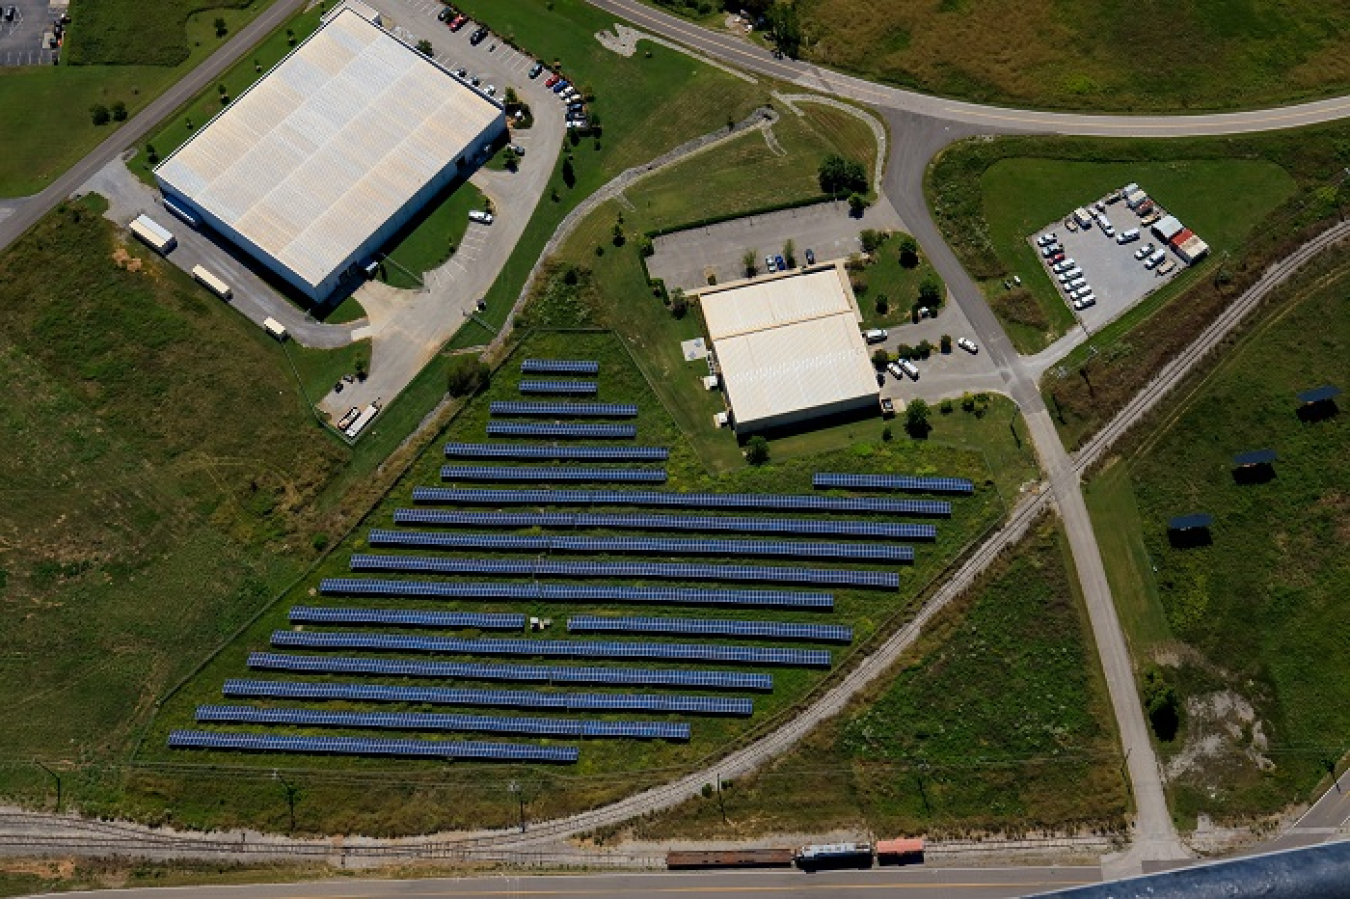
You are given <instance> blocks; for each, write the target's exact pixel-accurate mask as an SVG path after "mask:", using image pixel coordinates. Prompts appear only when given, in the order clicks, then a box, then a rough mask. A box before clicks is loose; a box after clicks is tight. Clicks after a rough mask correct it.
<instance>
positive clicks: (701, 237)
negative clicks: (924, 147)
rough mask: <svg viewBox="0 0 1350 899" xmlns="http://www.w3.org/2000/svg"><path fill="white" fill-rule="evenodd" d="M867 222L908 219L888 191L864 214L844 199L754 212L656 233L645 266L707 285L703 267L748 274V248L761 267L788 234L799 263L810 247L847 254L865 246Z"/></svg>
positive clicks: (667, 277) (656, 274)
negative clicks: (861, 240) (855, 211)
mask: <svg viewBox="0 0 1350 899" xmlns="http://www.w3.org/2000/svg"><path fill="white" fill-rule="evenodd" d="M867 228H874V229H876V230H878V231H881V230H893V231H894V230H904V223H903V222H902V221H900V217H899V216H898V215H897V214H896V212H895V207H894V206H893V205H891V203H890V201H888V200H886V199H885V198H884V197H883V198H882V199H880V200H879V201H878V202H876V203H874V204H872V206H871V207H869V208H868V209H867V211H866V212H865V213H864V214H863V217H862V218H854V217H852V216H851V215H849V211H848V204H847V203H844V202H837V203H821V204H819V205H817V206H803V207H801V208H800V209H784V210H782V211H780V212H769V213H765V214H764V215H751V216H746V217H744V218H738V219H733V220H731V221H729V222H721V223H720V224H716V225H709V226H707V227H705V228H692V229H689V230H687V231H677V232H675V233H674V234H666V235H664V236H662V237H658V238H656V240H654V241H653V242H652V243H653V247H654V249H655V250H656V252H655V253H654V254H653V255H652V257H651V258H650V259H648V260H647V270H648V271H649V272H651V275H652V277H653V278H661V279H663V280H664V281H665V282H666V287H668V288H675V287H679V288H681V289H683V290H685V291H691V290H697V289H699V288H702V287H707V286H708V280H707V276H706V274H705V272H706V271H707V270H709V269H711V270H712V271H713V272H714V273H715V274H716V276H717V282H718V283H719V284H724V283H726V282H727V281H735V280H737V279H739V278H743V277H745V266H744V264H743V263H742V261H741V259H742V257H743V256H744V255H745V251H746V250H754V251H755V258H756V259H757V260H759V262H758V265H759V268H760V271H763V270H764V257H765V256H767V255H769V254H770V253H773V254H775V255H776V254H779V253H782V252H783V245H784V244H786V243H787V242H788V241H789V240H791V241H792V242H793V243H794V244H795V245H796V247H797V260H798V263H803V262H805V261H806V260H805V258H804V257H803V255H802V254H803V253H804V252H805V251H806V250H807V249H808V248H810V249H811V250H814V251H815V254H816V262H818V263H819V262H829V261H831V260H834V259H843V258H845V257H847V256H849V255H850V254H852V253H857V252H859V251H860V250H861V247H860V246H859V245H858V234H859V232H861V231H863V230H865V229H867Z"/></svg>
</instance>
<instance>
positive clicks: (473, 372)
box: [446, 356, 492, 397]
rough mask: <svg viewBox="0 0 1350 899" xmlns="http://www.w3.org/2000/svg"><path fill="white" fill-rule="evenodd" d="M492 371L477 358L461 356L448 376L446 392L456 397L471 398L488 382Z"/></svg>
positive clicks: (452, 366) (452, 364) (451, 364)
mask: <svg viewBox="0 0 1350 899" xmlns="http://www.w3.org/2000/svg"><path fill="white" fill-rule="evenodd" d="M491 374H492V370H491V369H489V368H488V366H487V363H486V362H483V361H482V360H481V359H479V358H477V357H476V356H459V357H457V358H456V359H455V360H454V361H453V362H451V363H450V368H449V371H448V372H447V374H446V392H447V393H449V394H450V395H451V396H454V397H461V396H471V395H473V394H475V393H477V392H478V391H479V390H480V389H482V387H483V385H484V384H486V383H487V382H488V378H489V377H490V376H491Z"/></svg>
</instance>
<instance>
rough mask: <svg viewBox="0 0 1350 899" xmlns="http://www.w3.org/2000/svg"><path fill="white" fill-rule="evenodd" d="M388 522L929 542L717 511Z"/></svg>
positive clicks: (425, 514) (887, 530) (411, 513)
mask: <svg viewBox="0 0 1350 899" xmlns="http://www.w3.org/2000/svg"><path fill="white" fill-rule="evenodd" d="M394 524H407V525H414V524H424V525H439V526H442V527H493V528H497V527H504V528H612V529H630V530H646V531H724V532H741V533H747V534H800V535H809V536H831V537H887V538H896V539H901V540H905V539H908V540H933V539H936V538H937V527H936V526H935V525H931V524H908V523H906V524H891V523H889V522H880V521H847V520H844V521H841V520H838V519H833V520H831V519H811V518H738V517H731V516H720V515H641V514H638V515H629V514H621V513H613V514H607V515H606V514H593V513H589V512H452V511H445V510H441V509H395V510H394Z"/></svg>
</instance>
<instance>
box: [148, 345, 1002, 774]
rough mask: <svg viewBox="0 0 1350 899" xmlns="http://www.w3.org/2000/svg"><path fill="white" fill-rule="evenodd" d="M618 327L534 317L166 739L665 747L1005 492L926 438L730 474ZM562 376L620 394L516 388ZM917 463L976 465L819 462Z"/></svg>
mask: <svg viewBox="0 0 1350 899" xmlns="http://www.w3.org/2000/svg"><path fill="white" fill-rule="evenodd" d="M613 340H614V338H612V337H610V336H609V335H604V334H600V335H594V334H582V335H578V334H568V335H566V337H565V338H558V339H551V338H550V337H549V336H547V335H546V336H543V337H539V336H536V337H533V338H531V344H529V345H527V347H526V350H525V351H524V352H521V353H520V357H521V358H522V359H523V360H526V361H518V362H510V361H508V362H507V363H506V364H505V365H504V366H503V367H502V368H501V369H500V370H499V371H498V372H496V373H495V375H494V377H493V379H492V381H491V383H490V385H489V387H488V388H487V390H486V391H485V392H484V394H483V395H482V396H481V397H479V398H477V399H476V400H474V401H473V402H472V403H471V404H470V405H469V406H468V407H467V408H466V409H465V410H464V411H463V412H461V413H460V415H459V416H458V417H457V418H456V419H455V420H454V421H453V422H452V424H451V425H450V426H449V428H448V430H447V431H446V433H445V434H444V436H443V438H442V439H441V440H439V441H437V442H436V443H435V444H434V445H433V446H431V447H430V448H429V449H428V450H427V451H426V452H425V453H424V454H423V456H422V458H420V459H419V461H418V462H417V463H415V464H414V465H413V467H412V468H411V469H410V471H409V473H408V474H407V475H406V476H405V477H404V478H403V479H402V480H401V481H400V482H399V483H398V485H397V486H396V487H395V488H394V489H393V491H392V492H391V493H390V494H389V496H388V497H387V499H386V500H385V501H384V502H383V503H382V504H381V505H379V506H378V507H377V508H376V509H375V510H374V511H373V512H372V513H371V514H370V515H369V516H368V517H367V518H366V520H365V521H364V523H363V524H362V525H361V526H360V527H359V528H358V530H357V531H356V532H355V533H353V534H352V535H351V536H350V537H349V538H347V539H346V540H345V541H344V542H343V544H342V546H341V547H340V548H339V549H338V551H337V552H335V553H333V554H332V555H331V556H330V557H329V558H328V559H327V560H326V561H325V562H324V563H322V564H321V565H320V566H319V568H318V570H317V571H316V572H315V573H314V574H313V575H312V576H310V577H308V578H307V579H305V580H304V581H303V582H302V583H301V584H300V585H299V586H298V587H297V588H295V590H293V591H292V592H291V593H290V594H288V595H287V596H286V597H284V598H283V599H282V601H281V602H280V603H279V604H278V606H277V608H276V611H275V612H274V613H269V614H268V615H265V616H264V617H263V618H262V619H260V620H259V622H258V623H257V624H256V625H255V626H253V627H251V628H250V629H248V630H247V631H245V632H244V634H243V635H242V636H241V637H240V638H239V639H238V640H237V641H236V642H235V643H233V644H231V646H230V647H229V648H228V650H227V651H225V652H223V653H222V654H221V656H220V657H219V659H217V660H216V661H215V662H213V663H212V664H211V665H209V666H208V667H207V668H206V669H205V671H204V673H203V674H202V675H201V676H199V677H198V678H196V679H195V680H194V681H193V682H192V683H191V684H190V686H189V688H187V689H185V690H183V691H182V694H181V695H180V696H177V697H174V699H173V701H172V702H170V703H169V704H168V705H166V710H165V712H163V713H161V715H160V717H159V718H158V719H157V720H156V728H157V730H156V731H155V732H154V733H153V734H152V736H151V738H149V739H147V741H146V744H145V745H146V746H147V747H148V748H147V750H146V752H147V753H149V754H152V755H154V757H157V758H163V759H167V760H169V761H182V760H183V757H184V756H185V755H186V754H189V753H191V754H200V755H201V756H202V758H203V759H204V760H209V761H211V762H212V763H221V764H256V765H259V766H263V765H269V764H270V765H276V764H288V765H290V766H297V765H298V766H312V765H322V766H333V765H355V766H358V767H361V768H364V767H368V766H369V765H382V766H385V767H388V766H390V765H398V766H403V767H407V766H412V767H414V768H416V767H417V766H424V765H430V764H435V760H437V759H439V760H441V761H442V762H443V761H444V760H446V759H453V760H455V770H461V769H462V770H464V771H467V770H469V769H470V768H472V767H480V768H481V767H483V766H494V765H495V766H499V767H500V766H502V765H506V766H520V765H545V764H546V765H551V766H553V767H554V768H558V767H560V766H561V767H562V768H566V769H567V770H568V771H573V772H576V773H575V774H573V775H569V776H583V777H586V776H592V775H597V776H598V775H600V774H602V773H603V774H606V775H612V774H615V773H617V772H622V771H633V772H641V771H649V772H655V771H670V770H673V767H672V766H674V767H676V768H677V767H678V766H680V765H682V764H686V763H692V762H694V761H696V760H698V759H700V758H705V757H707V755H708V754H709V753H713V752H716V751H717V749H718V747H721V746H724V745H726V743H727V742H728V741H730V740H732V739H734V738H736V737H737V736H738V735H740V734H743V733H744V732H745V731H746V729H747V728H755V727H767V726H771V725H772V723H773V721H774V720H775V719H776V717H777V716H779V715H782V714H784V713H786V712H788V711H789V710H790V708H791V706H792V704H793V703H794V702H796V701H798V700H799V699H800V698H801V696H802V695H804V693H805V692H806V691H807V690H809V689H811V688H812V687H813V686H815V685H817V684H819V683H820V682H821V680H822V678H824V677H827V676H828V675H829V672H831V671H833V670H835V669H836V668H837V667H838V666H839V665H840V664H841V663H843V662H844V661H845V660H846V659H848V657H849V656H850V655H851V654H852V653H853V652H855V651H857V650H858V648H859V647H860V646H861V645H863V644H864V643H865V642H866V641H868V640H870V639H873V638H875V637H879V636H880V635H881V634H882V633H885V632H887V628H890V627H893V626H895V625H896V624H898V623H899V622H900V621H902V620H903V618H904V617H905V614H906V611H907V610H908V609H909V608H912V605H911V604H912V602H913V600H914V597H915V595H916V593H917V591H918V589H919V588H921V587H922V586H923V585H924V584H925V583H926V582H927V581H928V580H930V579H931V578H933V577H934V576H935V575H936V574H937V573H938V572H940V571H941V569H942V568H943V566H945V565H946V564H947V563H948V562H949V561H950V560H951V559H952V558H954V557H955V555H956V554H957V553H958V552H959V551H960V549H961V548H962V547H963V546H964V545H965V544H966V543H968V542H969V540H970V539H972V538H973V536H974V535H975V534H977V533H978V532H979V530H982V529H983V528H986V527H989V526H990V525H992V524H993V523H994V522H995V521H997V519H998V517H999V516H1000V515H1001V513H1002V501H1001V500H1000V499H999V497H998V495H997V492H996V491H992V490H989V489H985V488H984V487H983V486H981V485H983V484H985V483H987V479H988V476H989V473H988V469H987V466H986V465H985V463H984V461H983V458H982V457H980V456H979V455H978V454H975V453H967V452H958V451H954V450H950V449H936V450H935V449H931V448H930V447H928V446H922V445H915V446H913V447H911V446H908V445H890V446H887V447H886V452H887V453H888V454H894V455H885V456H882V457H880V458H876V459H870V460H869V459H859V458H856V457H854V456H853V455H852V454H847V453H846V454H843V455H841V456H840V457H839V458H833V459H827V460H823V461H822V460H814V459H813V460H810V461H809V463H803V464H802V465H795V466H791V467H790V468H786V469H780V470H778V471H772V470H755V469H749V468H747V469H746V470H745V471H743V472H733V473H732V474H730V475H727V476H723V477H712V476H710V475H709V474H708V473H707V472H706V470H704V469H703V467H702V465H701V464H700V462H699V460H698V458H697V457H696V456H695V454H694V451H693V449H692V448H691V445H690V444H689V442H688V441H687V440H686V439H685V438H684V437H683V435H682V434H681V433H680V432H679V430H678V429H677V428H676V427H675V426H674V423H673V422H672V421H671V419H670V417H669V416H668V414H667V413H666V412H665V410H664V409H663V408H661V406H660V405H659V404H658V403H657V402H656V400H655V399H654V398H653V397H652V395H651V394H650V392H649V389H648V388H647V386H646V383H645V381H644V380H643V379H642V377H641V375H640V373H638V372H636V370H635V369H633V367H632V366H631V363H628V362H627V361H626V357H625V356H623V355H621V354H618V353H615V352H614V350H613V346H612V345H611V344H610V342H611V341H613ZM539 342H546V343H548V344H549V349H552V350H553V351H554V352H551V353H546V352H544V351H542V350H541V348H540V347H539V346H537V345H535V344H537V343H539ZM574 344H580V345H582V348H583V349H584V348H586V347H587V346H589V347H592V348H595V351H594V352H590V353H586V354H585V355H584V356H580V357H573V356H571V355H568V354H566V353H567V352H569V351H573V345H574ZM559 348H565V352H563V353H559V352H557V349H559ZM574 363H575V364H574ZM541 376H547V377H549V378H550V379H551V378H552V377H554V376H557V377H560V378H568V379H570V378H573V377H576V376H585V377H587V378H589V379H590V380H591V381H593V382H594V384H595V385H596V388H597V397H598V398H600V399H603V400H605V402H604V403H583V402H579V401H575V400H572V399H560V400H558V401H557V402H556V403H554V402H552V401H550V402H548V403H544V402H538V401H535V400H530V401H527V402H526V401H522V400H520V395H521V393H522V389H523V388H522V385H524V384H525V383H526V382H537V381H541V380H543V378H542V377H541ZM611 401H612V402H611ZM555 406H556V407H560V408H558V409H554V410H553V411H541V410H543V409H545V408H548V407H555ZM591 407H595V408H591ZM522 415H523V416H525V417H523V418H522V417H520V416H522ZM616 415H622V416H624V417H625V418H627V420H626V421H625V422H623V423H622V424H616V423H613V421H612V416H616ZM555 416H556V418H555ZM607 418H609V419H610V420H609V421H606V419H607ZM557 419H565V420H561V421H560V420H557ZM503 426H511V427H507V428H506V430H503ZM516 426H519V427H518V428H517V427H516ZM616 427H617V428H622V429H623V430H622V432H616V431H613V430H610V429H612V428H616ZM559 428H561V429H564V430H555V429H559ZM589 429H597V430H589ZM508 432H509V433H508ZM499 438H506V439H499ZM616 440H617V441H627V442H626V443H616V442H615V441H616ZM447 457H448V458H450V459H452V460H466V461H467V463H468V464H459V463H458V462H456V464H453V465H449V466H442V465H441V464H439V463H440V462H442V461H444V460H445V459H446V458H447ZM935 460H936V461H935ZM824 462H829V463H830V464H828V465H826V464H824ZM480 463H483V464H480ZM937 464H945V465H949V466H952V467H950V468H947V467H943V468H935V465H937ZM906 465H909V466H912V468H906V467H904V466H906ZM909 470H912V471H915V474H914V475H913V476H914V477H917V478H951V479H954V480H953V481H952V483H953V484H960V483H965V484H970V485H972V490H971V491H970V492H969V493H966V492H963V491H962V490H960V489H959V488H957V489H955V491H954V492H952V493H950V494H948V495H943V496H941V497H934V498H926V497H925V498H912V497H908V496H894V495H891V496H887V495H878V492H877V488H876V487H871V489H865V488H859V489H857V490H854V489H851V488H849V487H841V486H831V487H830V489H829V491H828V493H825V492H823V491H822V490H820V489H818V488H817V487H816V486H814V485H813V475H814V474H816V473H817V472H819V471H850V472H853V471H856V472H858V474H864V475H865V474H885V475H888V476H889V475H892V474H893V473H894V472H897V471H909ZM512 473H516V474H512ZM654 475H659V477H660V478H661V479H662V482H661V483H657V484H655V485H653V484H650V483H643V481H644V480H645V479H647V478H649V477H652V476H654ZM442 476H444V477H446V478H447V479H450V480H461V479H464V480H474V479H478V478H479V477H482V478H483V479H488V480H498V479H500V480H529V481H533V482H534V483H532V484H530V485H528V486H525V485H520V486H515V485H505V486H503V487H502V488H497V487H493V486H489V487H477V486H472V487H463V488H461V487H456V486H441V485H440V484H439V482H440V481H441V479H442ZM574 480H598V481H609V482H610V483H609V484H606V485H601V487H602V489H598V490H597V489H594V488H592V487H589V486H585V485H583V486H581V488H580V489H575V488H574V487H573V485H572V484H568V483H563V482H566V481H574ZM554 481H557V482H559V484H558V487H555V486H554V485H553V482H554ZM625 482H629V483H625ZM921 483H923V484H925V485H926V486H925V488H924V489H925V490H928V492H933V491H932V490H931V489H930V488H931V484H932V483H933V482H929V481H922V482H921ZM559 488H561V489H559ZM898 489H902V490H903V489H905V488H903V487H901V488H898ZM889 622H894V624H889ZM152 744H153V745H152ZM544 750H548V751H547V752H544ZM343 760H345V761H343ZM419 760H422V761H419ZM427 760H430V761H427ZM540 776H547V775H540ZM665 776H666V775H664V774H655V773H648V774H642V775H640V776H639V775H637V774H634V776H632V777H624V778H620V780H621V781H622V782H621V783H619V782H616V783H614V784H613V785H612V786H611V787H607V789H612V790H616V791H618V792H617V793H615V794H614V795H616V796H617V795H621V794H622V793H623V792H626V791H628V790H631V789H633V788H635V787H636V786H637V785H638V784H639V782H641V783H650V782H652V781H651V778H653V777H656V778H658V779H661V778H664V777H665ZM476 788H477V787H476V786H472V785H470V786H469V789H476Z"/></svg>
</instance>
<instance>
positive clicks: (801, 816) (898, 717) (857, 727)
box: [632, 520, 1128, 839]
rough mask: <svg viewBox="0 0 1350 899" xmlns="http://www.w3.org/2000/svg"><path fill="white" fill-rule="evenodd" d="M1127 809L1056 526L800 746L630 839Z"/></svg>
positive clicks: (1032, 822) (950, 829)
mask: <svg viewBox="0 0 1350 899" xmlns="http://www.w3.org/2000/svg"><path fill="white" fill-rule="evenodd" d="M1127 808H1128V800H1127V796H1126V790H1125V784H1124V782H1123V779H1122V765H1121V757H1120V751H1119V744H1118V742H1117V739H1116V737H1115V729H1114V722H1113V721H1112V718H1111V709H1110V703H1109V700H1108V698H1107V695H1106V684H1105V682H1104V680H1103V678H1102V674H1101V669H1100V667H1099V666H1098V663H1097V657H1096V653H1095V650H1094V647H1093V643H1092V639H1091V630H1090V626H1089V624H1088V621H1087V614H1086V610H1085V609H1084V608H1083V605H1082V600H1081V597H1080V596H1079V594H1078V588H1077V579H1076V577H1075V575H1074V573H1073V562H1072V559H1071V557H1070V554H1069V549H1068V546H1067V544H1066V542H1065V540H1064V538H1063V535H1062V532H1061V531H1060V529H1059V528H1058V527H1057V525H1056V524H1055V523H1054V522H1051V521H1048V520H1047V521H1042V522H1041V523H1040V524H1039V525H1038V526H1037V527H1035V528H1034V529H1033V531H1032V533H1031V534H1030V535H1029V536H1028V537H1027V538H1026V539H1024V540H1023V542H1022V543H1020V544H1018V545H1017V546H1016V547H1014V548H1013V549H1011V550H1009V551H1008V553H1007V554H1005V556H1004V557H1003V558H1002V559H1001V560H999V561H998V562H997V563H995V565H994V566H993V567H992V568H991V569H990V570H989V571H988V572H986V573H985V574H984V575H983V576H982V577H981V579H980V580H979V581H978V582H977V583H976V585H975V586H974V587H973V588H972V589H971V590H970V591H968V593H967V594H966V595H965V596H964V597H963V598H961V599H959V600H957V601H956V602H955V603H953V604H952V605H951V606H949V607H948V608H947V609H946V610H945V611H944V612H943V613H942V614H941V615H940V616H939V617H938V618H937V619H936V620H935V621H934V623H933V624H932V625H931V626H929V627H927V628H925V629H924V632H923V635H922V636H921V637H920V638H919V641H918V643H917V644H916V645H915V646H914V647H913V648H912V649H911V650H910V651H909V652H907V653H906V654H905V655H904V657H903V658H902V659H901V661H900V662H899V663H898V665H897V666H896V668H895V669H894V670H893V671H892V672H891V673H889V674H888V675H886V676H885V677H884V678H882V679H881V680H880V681H878V682H877V683H876V684H875V685H874V686H873V687H871V688H870V689H868V690H867V691H866V693H865V694H864V695H863V696H861V697H860V698H858V699H857V700H855V701H854V702H852V703H851V704H850V705H849V706H848V708H847V709H845V711H844V712H843V713H841V714H840V715H839V716H838V717H836V718H834V719H832V720H831V721H830V722H828V723H827V724H825V725H824V726H822V727H820V728H818V729H817V730H815V731H813V732H812V733H811V734H810V735H809V736H808V737H807V738H806V740H805V741H804V742H803V743H802V744H801V745H800V746H799V747H797V748H796V749H794V750H792V751H791V752H790V753H788V754H787V755H785V756H784V757H782V758H781V759H779V760H777V761H775V762H773V763H772V764H771V765H770V766H769V767H768V768H766V769H765V770H763V771H762V772H759V773H757V774H754V775H752V776H750V777H748V778H745V779H743V780H741V781H738V782H736V783H734V784H724V785H723V788H722V796H721V798H720V801H719V798H718V797H717V796H716V795H709V796H707V797H704V798H698V799H692V800H690V801H688V802H686V803H685V804H683V805H682V806H679V807H677V808H675V809H673V810H671V811H670V812H668V813H665V814H662V815H658V816H656V817H654V818H650V819H644V820H643V821H641V822H639V823H638V824H636V825H634V827H633V828H632V835H633V836H635V837H637V838H639V839H642V838H650V839H671V838H675V837H703V838H710V837H719V838H746V837H752V836H763V835H769V834H774V833H820V832H824V831H826V830H831V829H847V830H854V831H856V832H857V833H858V834H859V835H860V836H862V835H866V834H871V835H875V836H877V837H883V836H894V835H896V834H899V833H904V834H928V835H930V836H961V835H966V834H970V833H1005V834H1019V833H1025V832H1028V831H1042V832H1044V831H1052V832H1076V831H1083V830H1107V831H1118V830H1121V829H1122V828H1123V827H1124V821H1125V814H1126V811H1127ZM724 813H725V817H724Z"/></svg>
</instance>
